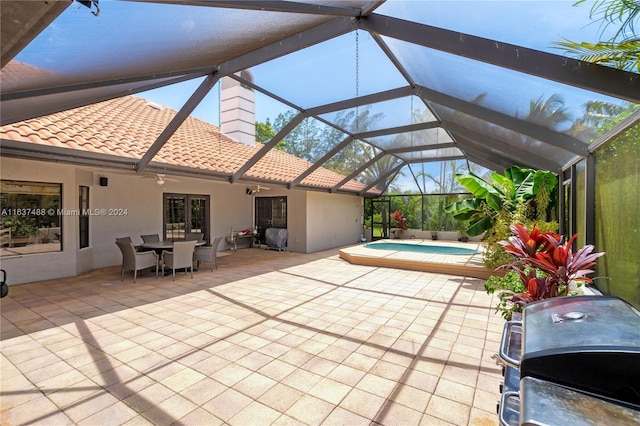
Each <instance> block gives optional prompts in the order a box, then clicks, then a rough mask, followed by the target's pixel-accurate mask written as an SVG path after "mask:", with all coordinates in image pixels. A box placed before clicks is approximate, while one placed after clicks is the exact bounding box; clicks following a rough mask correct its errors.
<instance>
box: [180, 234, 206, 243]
mask: <svg viewBox="0 0 640 426" xmlns="http://www.w3.org/2000/svg"><path fill="white" fill-rule="evenodd" d="M184 239H185V240H186V241H191V240H195V241H202V240H203V239H204V233H202V232H189V233H188V234H185V235H184Z"/></svg>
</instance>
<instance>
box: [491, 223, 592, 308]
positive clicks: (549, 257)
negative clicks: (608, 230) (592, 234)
mask: <svg viewBox="0 0 640 426" xmlns="http://www.w3.org/2000/svg"><path fill="white" fill-rule="evenodd" d="M510 229H511V232H513V234H514V235H513V236H512V237H509V241H501V242H500V243H499V244H500V245H501V246H502V248H503V250H505V251H506V252H507V253H510V254H512V255H514V256H515V257H516V258H517V260H516V261H515V262H513V263H510V264H508V265H504V266H502V267H501V268H511V269H513V270H514V271H516V272H517V273H518V274H519V275H520V279H521V280H522V283H523V284H524V287H525V291H524V292H522V293H514V294H513V296H512V297H511V302H512V303H514V304H516V305H519V306H524V305H526V304H527V303H529V302H533V301H536V300H541V299H548V298H550V297H557V296H566V295H568V294H569V284H570V283H571V282H575V283H591V282H592V280H591V278H589V277H588V276H587V275H589V274H591V273H593V272H594V271H593V270H592V269H590V268H591V267H592V266H594V265H595V264H596V262H595V260H596V259H597V258H598V257H600V256H602V255H604V252H600V253H593V249H594V247H593V246H592V245H586V246H584V247H582V248H581V249H579V250H578V251H576V252H575V253H573V251H572V250H571V245H572V244H573V241H574V240H575V239H576V237H577V236H578V234H575V235H574V236H572V237H571V238H570V239H569V241H567V242H566V243H564V244H563V242H562V241H563V239H564V237H563V236H561V235H558V234H556V233H554V232H544V233H543V232H540V230H539V229H538V228H537V227H536V226H535V225H534V227H533V229H532V230H531V232H528V231H527V229H526V228H525V227H524V226H522V225H518V224H515V225H512V226H511V227H510ZM538 271H541V272H542V274H540V273H538Z"/></svg>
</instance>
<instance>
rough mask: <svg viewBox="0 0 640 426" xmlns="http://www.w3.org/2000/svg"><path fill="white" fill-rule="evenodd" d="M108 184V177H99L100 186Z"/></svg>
mask: <svg viewBox="0 0 640 426" xmlns="http://www.w3.org/2000/svg"><path fill="white" fill-rule="evenodd" d="M108 184H109V179H107V178H106V177H101V178H100V186H107V185H108Z"/></svg>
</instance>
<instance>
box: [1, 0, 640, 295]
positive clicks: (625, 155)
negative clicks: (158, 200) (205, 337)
mask: <svg viewBox="0 0 640 426" xmlns="http://www.w3.org/2000/svg"><path fill="white" fill-rule="evenodd" d="M593 5H594V3H592V2H591V3H590V2H586V3H582V4H578V5H575V4H573V3H572V2H566V1H550V2H544V3H540V2H504V1H493V2H491V1H472V2H465V1H402V0H397V1H391V0H389V1H360V0H344V1H342V0H331V1H321V0H318V1H302V0H301V1H266V0H265V1H251V0H246V1H215V0H210V1H207V0H169V1H151V0H139V1H135V0H130V1H126V0H124V1H104V0H101V1H99V2H98V1H95V0H94V1H81V2H78V1H75V2H74V1H57V2H45V1H2V2H1V7H2V9H1V12H2V74H1V77H2V98H1V100H2V110H1V114H2V115H1V121H2V123H1V124H2V125H8V124H16V123H20V122H24V121H27V120H32V119H35V118H37V117H41V116H45V115H49V114H52V113H56V112H59V111H65V110H69V109H72V108H77V107H80V106H83V105H89V104H94V103H98V102H102V101H105V100H109V99H114V98H118V97H122V96H129V95H135V96H138V97H142V98H144V99H147V100H149V101H152V102H154V103H156V104H157V105H158V106H162V105H166V106H168V107H170V108H173V109H175V110H178V113H177V114H176V115H175V118H174V119H173V120H172V121H171V122H170V124H169V125H168V126H167V127H166V128H165V130H164V131H163V132H161V133H160V134H157V135H154V138H155V142H154V143H153V144H152V145H151V146H150V147H149V149H148V150H147V151H146V153H145V154H144V155H142V156H140V157H139V158H128V159H126V161H112V162H110V161H105V160H102V159H101V160H100V161H98V160H97V159H96V157H95V156H92V155H90V153H83V152H78V153H76V154H74V155H72V156H71V155H59V154H55V153H51V152H49V151H47V150H46V149H45V148H43V147H42V146H41V145H37V144H33V145H29V144H24V143H18V142H15V141H11V140H8V139H3V140H2V152H1V153H2V155H3V156H7V157H16V158H26V159H38V160H44V161H55V162H72V163H74V164H91V165H96V164H99V165H100V166H101V167H108V168H115V169H117V168H121V169H127V170H135V171H136V172H138V173H143V172H152V173H167V174H169V175H176V176H192V177H198V178H206V179H212V180H218V181H220V180H223V181H228V182H230V183H232V184H233V183H243V182H246V183H253V184H264V185H276V186H281V187H286V188H289V189H293V188H297V189H305V190H310V191H326V192H332V193H345V194H352V195H354V196H356V197H365V198H366V199H369V200H374V199H380V198H379V197H383V198H382V199H390V198H389V197H391V196H401V197H404V198H398V199H397V200H401V201H400V202H401V203H405V205H407V203H409V201H410V200H414V201H411V202H413V203H416V204H419V205H420V206H421V207H420V209H427V210H429V209H431V210H429V211H430V212H431V213H429V214H426V213H425V212H421V213H420V215H421V218H424V217H425V214H426V216H427V217H428V220H426V221H425V220H424V219H420V220H416V221H415V223H413V224H412V225H411V227H415V228H416V229H421V230H429V229H432V228H441V230H445V229H444V228H446V227H452V229H455V225H454V224H453V223H451V222H450V221H448V219H447V220H445V219H443V217H444V216H442V217H441V216H440V212H439V211H436V212H435V213H434V212H433V206H438V209H440V208H441V207H442V206H443V205H444V204H447V203H449V202H450V201H451V200H452V199H458V198H459V197H464V196H465V195H464V194H463V193H464V192H465V190H464V188H462V187H461V186H460V185H459V184H458V183H457V182H456V180H455V179H453V175H454V174H456V173H468V172H470V171H471V172H473V173H475V174H477V175H480V176H487V175H488V174H489V173H490V172H491V171H498V172H503V171H504V170H505V169H507V168H509V167H511V166H513V165H517V166H520V167H526V168H533V169H542V170H549V171H552V172H553V173H555V174H556V175H557V177H558V183H559V185H558V188H559V190H558V193H557V197H556V198H557V201H558V203H557V218H558V221H559V224H560V232H561V233H562V234H564V235H569V234H573V233H576V232H577V233H579V234H580V235H581V236H580V242H581V243H583V244H584V243H591V244H595V246H596V249H597V250H598V251H605V252H606V253H607V254H606V256H605V257H604V258H602V259H601V261H600V262H599V265H598V266H599V267H598V271H597V274H596V275H597V278H596V279H595V284H596V285H597V287H598V288H599V289H601V290H602V291H603V292H605V293H608V294H613V295H617V296H620V297H622V298H624V299H626V300H627V301H629V302H631V303H633V304H635V305H636V306H640V266H639V265H638V262H637V259H638V258H640V246H639V245H638V244H637V240H638V238H639V237H640V218H639V217H638V214H637V211H638V210H639V209H640V195H639V191H638V188H639V187H640V185H639V183H640V168H639V167H638V166H639V162H638V158H639V155H640V128H639V127H640V125H639V124H638V123H639V121H640V111H639V109H640V75H639V73H638V72H639V70H638V67H637V66H636V67H626V68H624V67H618V68H616V67H614V66H609V65H607V64H603V65H601V64H596V63H590V62H585V61H583V60H581V59H579V58H577V57H576V56H575V55H573V54H572V53H571V52H568V51H567V49H566V48H564V47H563V46H562V45H561V43H563V42H567V41H572V42H575V43H583V42H584V43H595V42H598V41H600V40H610V39H612V38H614V37H616V36H617V34H616V32H617V30H618V28H619V25H618V27H616V25H609V26H607V25H602V24H601V23H600V24H599V23H598V21H597V18H598V17H597V14H596V16H594V14H593V9H592V6H593ZM632 23H633V22H632ZM635 23H636V24H637V23H638V22H637V19H636V22H635ZM614 27H615V28H614ZM634 29H637V25H636V27H635V28H634V26H633V25H630V26H627V27H625V28H624V36H625V37H627V39H628V40H630V41H631V42H632V43H637V37H638V34H637V33H634ZM636 53H637V52H636ZM636 63H637V62H636ZM223 78H229V79H231V80H232V81H234V82H236V83H237V84H239V85H240V86H241V87H243V88H245V89H247V90H248V91H250V92H251V93H252V97H253V105H251V108H255V111H252V112H253V113H254V114H255V129H250V130H248V131H245V129H235V131H236V133H235V134H236V135H239V136H234V137H237V138H238V139H241V137H242V135H243V134H247V133H248V134H249V143H253V142H254V141H257V142H259V143H261V144H262V146H261V148H260V150H259V151H257V152H256V154H255V155H253V157H251V158H250V159H249V160H248V161H246V162H244V163H242V164H241V165H239V166H237V167H236V168H234V169H233V170H204V169H200V168H197V167H189V166H188V165H183V166H175V165H174V166H167V165H160V164H158V163H157V162H154V156H155V155H156V154H157V153H158V152H159V151H160V150H161V149H162V147H163V145H164V144H165V143H166V142H167V140H168V139H169V138H170V137H171V135H172V134H174V133H175V132H176V131H177V129H179V128H180V126H181V124H182V123H183V121H184V120H185V119H186V117H188V116H195V117H197V118H200V119H202V120H204V121H207V122H209V123H212V124H214V125H216V126H220V127H222V128H223V130H224V121H225V116H226V115H227V114H228V113H229V111H227V110H226V109H225V108H224V107H223V106H222V105H223V99H222V97H223V95H222V93H223V91H224V87H223V86H224V84H225V83H224V82H223ZM242 108H244V105H242V106H241V109H242ZM247 108H249V107H247ZM250 124H253V123H250ZM250 127H253V126H250ZM254 131H255V133H252V132H254ZM214 138H215V135H212V139H214ZM271 150H284V151H286V152H288V153H290V154H292V155H295V156H296V157H299V158H301V159H303V160H306V161H307V162H308V167H307V168H306V170H304V171H303V172H301V173H299V174H297V175H296V176H295V177H294V178H293V179H290V178H287V179H285V178H283V177H281V176H280V175H278V174H272V175H271V176H270V177H268V178H265V177H264V176H263V177H257V174H255V173H252V172H253V171H254V170H255V169H256V168H258V167H261V163H260V161H261V159H263V158H264V156H265V155H266V153H267V152H269V151H271ZM320 168H325V169H328V170H330V171H333V172H337V173H339V174H340V175H342V176H344V179H342V181H340V182H337V183H336V182H332V183H330V184H329V183H327V184H324V185H323V184H318V183H313V184H311V183H310V182H309V179H308V178H309V176H312V175H313V174H314V173H317V172H318V170H319V169H320ZM353 182H357V183H359V184H360V185H359V186H354V185H352V183H353ZM350 183H351V184H350ZM460 194H463V195H460ZM384 197H387V198H384ZM423 206H431V207H423ZM421 211H422V210H421ZM291 214H293V213H291ZM434 217H435V218H438V219H437V220H435V222H433V220H434V219H433V218H434Z"/></svg>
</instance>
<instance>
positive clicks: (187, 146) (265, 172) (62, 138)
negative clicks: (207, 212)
mask: <svg viewBox="0 0 640 426" xmlns="http://www.w3.org/2000/svg"><path fill="white" fill-rule="evenodd" d="M175 115H176V111H175V110H173V109H171V108H166V107H165V108H163V109H161V110H158V109H156V108H152V107H150V106H148V103H147V101H146V100H144V99H142V98H138V97H135V96H125V97H122V98H117V99H112V100H108V101H105V102H100V103H97V104H93V105H87V106H84V107H79V108H75V109H72V110H68V111H63V112H58V113H55V114H51V115H49V116H46V117H40V118H36V119H32V120H26V121H24V122H20V123H14V124H7V125H5V126H2V127H0V137H1V138H3V139H10V140H15V141H21V142H30V143H34V144H38V145H49V146H55V147H65V148H69V149H74V150H80V151H87V152H99V153H104V154H109V155H114V156H120V157H127V158H135V159H139V158H142V156H143V155H144V153H145V152H146V151H147V150H148V149H149V148H150V147H151V145H152V144H153V143H154V142H155V140H156V139H157V137H158V136H159V135H160V134H161V133H162V131H163V130H164V128H165V127H166V126H167V125H168V124H169V123H170V122H171V120H172V119H173V117H174V116H175ZM262 148H263V146H262V145H259V144H258V145H256V146H250V145H245V144H242V143H239V142H236V141H234V140H232V139H230V138H229V137H227V136H225V135H224V134H221V133H220V132H219V131H218V127H217V126H214V125H213V124H210V123H207V122H204V121H202V120H199V119H197V118H195V117H188V118H187V119H186V120H185V121H184V123H183V124H182V125H181V126H180V127H179V128H178V130H177V131H176V132H175V133H174V134H173V135H172V136H171V138H169V140H168V141H167V143H166V144H165V145H164V146H163V147H162V148H161V149H160V150H159V151H158V153H157V154H156V156H155V157H154V158H153V160H152V161H154V162H156V163H165V164H169V165H175V166H181V167H187V168H191V169H200V170H207V171H211V172H214V173H220V174H223V175H225V176H228V175H230V174H233V173H235V172H236V171H237V170H238V169H239V168H240V167H241V166H243V165H244V164H245V163H246V162H247V161H248V160H249V159H250V158H252V157H253V156H254V155H255V154H256V153H257V152H258V151H260V150H261V149H262ZM310 166H311V163H309V162H308V161H305V160H302V159H300V158H297V157H294V156H293V155H290V154H288V153H286V152H283V151H279V150H270V151H268V152H267V153H266V154H265V155H264V156H263V157H262V158H261V159H260V160H259V161H258V162H257V163H256V164H255V165H254V166H253V167H251V168H250V169H249V170H248V172H247V173H246V177H247V178H254V179H259V180H264V181H271V182H279V183H288V182H290V181H292V180H293V179H295V178H296V177H298V176H299V175H300V174H301V173H303V172H304V171H305V170H307V168H309V167H310ZM342 179H344V176H342V175H340V174H338V173H335V172H332V171H330V170H327V169H324V168H319V169H318V170H316V171H314V172H313V173H312V174H311V175H309V176H308V177H307V178H306V179H304V181H303V184H304V185H306V186H311V187H317V188H326V189H328V188H331V187H333V186H335V185H336V184H337V183H338V182H340V181H341V180H342ZM344 188H345V189H348V190H350V191H360V190H362V189H364V188H365V185H364V184H363V183H361V182H357V181H352V182H349V183H348V184H347V185H345V187H344Z"/></svg>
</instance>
